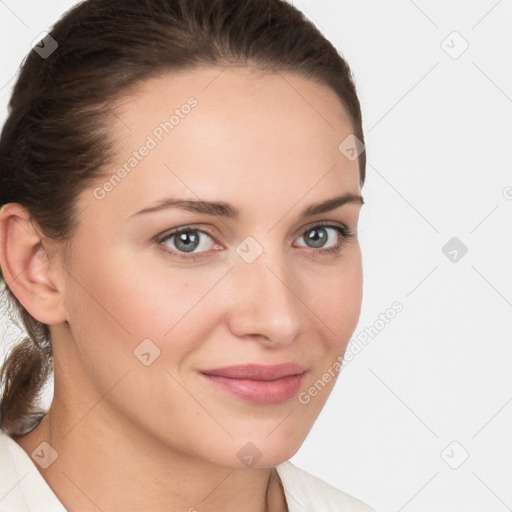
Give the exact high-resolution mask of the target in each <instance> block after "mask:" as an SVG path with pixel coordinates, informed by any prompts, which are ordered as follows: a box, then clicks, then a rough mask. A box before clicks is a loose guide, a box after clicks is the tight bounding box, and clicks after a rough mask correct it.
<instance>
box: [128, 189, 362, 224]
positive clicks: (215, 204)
mask: <svg viewBox="0 0 512 512" xmlns="http://www.w3.org/2000/svg"><path fill="white" fill-rule="evenodd" d="M347 203H355V204H361V205H363V204H364V199H363V198H362V196H360V195H359V194H351V193H346V194H343V195H341V196H337V197H333V198H331V199H327V200H326V201H322V202H320V203H315V204H312V205H310V206H308V207H307V208H306V209H304V210H303V211H302V212H301V214H300V217H301V218H305V217H311V216H312V215H318V214H320V213H326V212H329V211H331V210H335V209H336V208H339V207H340V206H343V205H344V204H347ZM169 208H181V209H183V210H187V211H190V212H194V213H202V214H206V215H215V216H221V217H226V218H229V219H237V218H239V217H240V210H239V209H238V208H236V207H235V206H233V205H232V204H229V203H225V202H222V201H220V202H219V201H201V200H190V199H179V198H173V197H169V198H166V199H162V200H161V201H158V202H157V203H156V204H155V205H153V206H149V207H147V208H144V209H142V210H140V211H138V212H136V213H134V214H133V215H131V217H134V216H135V215H141V214H145V213H153V212H157V211H160V210H166V209H169Z"/></svg>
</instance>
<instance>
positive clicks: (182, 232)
mask: <svg viewBox="0 0 512 512" xmlns="http://www.w3.org/2000/svg"><path fill="white" fill-rule="evenodd" d="M158 242H159V243H160V244H162V245H163V246H165V247H168V248H169V249H165V250H166V251H168V252H171V253H172V254H173V255H176V256H178V257H180V258H187V259H194V258H197V257H198V255H196V254H197V253H198V252H199V253H202V252H206V251H208V250H210V249H211V248H212V245H215V244H214V243H213V242H214V241H213V239H212V237H211V236H210V235H209V234H208V233H206V232H205V231H202V230H200V229H196V228H194V227H193V226H185V227H183V228H178V229H174V230H173V231H171V232H168V233H167V234H165V235H164V236H163V237H161V238H159V239H158ZM196 249H199V251H196ZM194 251H195V252H194ZM187 254H190V255H191V256H187ZM199 257H200V256H199Z"/></svg>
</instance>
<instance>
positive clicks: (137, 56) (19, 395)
mask: <svg viewBox="0 0 512 512" xmlns="http://www.w3.org/2000/svg"><path fill="white" fill-rule="evenodd" d="M49 33H50V35H51V37H52V38H53V39H54V40H55V41H56V42H57V44H58V47H57V48H56V49H55V51H53V53H51V54H50V55H47V56H46V57H47V58H43V57H42V56H41V55H40V54H39V53H38V52H37V51H36V49H32V50H31V51H30V52H29V54H28V55H27V57H26V59H25V61H24V62H23V63H22V66H21V68H20V74H19V77H18V80H17V82H16V84H15V86H14V88H13V92H12V97H11V100H10V103H9V116H8V118H7V121H6V122H5V125H4V127H3V130H2V133H1V136H0V182H1V187H0V206H2V205H4V204H6V203H11V202H13V203H19V204H21V205H22V206H24V207H25V208H27V210H28V212H29V214H30V216H31V219H33V220H35V222H36V223H37V226H38V227H39V229H40V230H41V232H42V233H43V234H44V235H45V236H47V237H49V238H53V239H56V240H59V241H62V242H68V241H70V240H71V237H72V235H73V233H74V229H75V228H76V225H77V215H78V212H77V211H76V198H77V196H78V194H79V193H80V192H81V191H82V190H84V189H85V188H86V187H87V186H89V185H91V184H92V183H93V182H94V181H95V180H97V179H98V178H100V177H101V175H102V172H104V169H105V165H106V164H109V163H111V159H112V156H113V151H114V147H113V144H112V140H111V137H110V138H109V137H108V135H109V134H108V129H107V126H108V123H107V120H108V117H109V116H110V115H111V111H110V107H109V105H111V104H112V103H113V101H114V100H116V99H119V98H121V97H122V95H123V94H124V93H126V92H128V90H129V89H131V88H132V87H134V86H135V85H137V84H139V83H140V82H141V81H144V80H146V79H148V78H151V77H156V76H158V75H162V74H163V73H167V72H172V71H173V70H186V69H193V68H196V67H198V66H201V65H217V66H225V65H233V64H236V65H243V66H250V67H253V68H258V69H264V70H271V71H272V70H274V71H292V72H296V73H298V74H300V75H301V76H304V77H306V78H310V79H312V80H315V81H317V82H318V83H320V84H324V85H327V86H328V87H330V88H331V89H332V90H334V92H335V93H336V95H337V96H338V97H339V99H340V101H341V103H342V105H344V107H345V109H346V111H347V113H348V115H349V117H350V119H351V122H352V128H353V131H354V135H355V136H356V137H358V138H359V139H360V140H361V141H364V138H363V130H362V120H361V110H360V105H359V100H358V97H357V94H356V89H355V86H354V83H353V79H352V75H351V72H350V69H349V67H348V65H347V63H346V61H345V60H344V59H343V57H342V56H341V55H340V54H339V53H338V52H337V50H336V49H335V48H334V46H333V45H332V44H331V43H330V42H329V41H327V40H326V39H325V38H324V36H323V35H322V34H321V32H320V31H319V30H318V29H317V28H316V27H315V26H314V25H313V23H311V22H310V21H309V20H307V18H305V16H304V15H303V14H302V13H301V12H300V11H299V10H297V9H296V8H295V7H293V6H292V5H291V4H290V3H287V2H286V1H284V0H86V1H84V2H82V3H80V4H78V5H77V6H75V7H74V8H73V9H71V10H70V11H68V12H67V13H66V14H65V15H64V16H63V17H62V18H61V19H60V20H58V22H57V23H56V24H55V25H54V26H53V28H52V30H51V31H50V32H49ZM340 142H341V141H340ZM365 165H366V159H365V153H364V152H363V153H362V154H361V155H360V156H359V169H360V184H361V185H362V184H363V183H364V179H365ZM0 279H2V280H3V276H2V274H1V270H0ZM5 299H6V300H7V301H8V303H9V304H10V305H11V306H12V309H13V310H15V311H17V314H18V315H19V317H20V318H21V321H22V323H23V325H24V327H25V330H26V332H27V334H28V337H27V338H26V339H25V340H24V341H23V342H21V343H20V344H18V345H16V346H15V347H14V348H13V349H12V350H11V352H10V354H9V356H8V357H7V359H6V360H5V362H4V364H3V366H2V368H1V369H0V379H1V383H2V384H3V388H4V390H3V394H2V397H1V402H0V428H1V429H3V430H4V431H5V432H7V433H8V434H10V435H22V434H24V433H26V432H28V431H30V430H31V429H32V428H34V426H35V425H37V423H38V421H40V419H41V418H42V416H43V415H44V414H45V411H43V410H42V409H40V408H38V407H37V400H38V398H39V396H40V393H41V391H42V389H43V387H44V385H45V384H46V382H47V380H48V377H49V376H50V375H51V373H52V371H53V356H52V347H51V339H50V331H49V327H48V326H47V325H45V324H42V323H40V322H38V321H36V320H35V319H34V318H33V317H32V316H31V315H30V314H29V313H28V312H27V311H26V310H25V309H24V307H23V306H22V305H21V303H20V302H19V301H18V299H17V298H16V296H15V295H14V294H13V293H12V291H11V290H10V289H9V287H8V286H7V285H6V286H5Z"/></svg>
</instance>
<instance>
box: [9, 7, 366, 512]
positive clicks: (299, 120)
mask: <svg viewBox="0 0 512 512" xmlns="http://www.w3.org/2000/svg"><path fill="white" fill-rule="evenodd" d="M0 161H1V166H0V169H1V170H0V173H1V174H0V180H1V183H2V186H1V192H0V204H1V205H3V206H2V210H1V213H0V234H1V250H0V266H1V270H2V276H3V279H4V281H5V283H6V285H7V286H6V295H7V297H8V299H9V301H10V302H11V304H12V305H13V306H15V308H16V309H17V311H18V312H19V314H20V316H21V318H22V320H23V323H24V326H25V328H26V330H27V333H28V335H29V337H28V338H27V339H26V340H25V341H24V342H23V343H21V344H20V345H19V346H17V347H15V348H14V349H13V351H12V352H11V354H10V355H9V357H8V358H7V360H6V362H5V364H4V367H3V368H2V376H3V382H4V392H3V396H2V401H1V406H0V410H1V429H2V433H1V435H0V486H1V487H0V500H1V501H0V508H1V510H2V511H14V510H16V511H20V510H29V511H34V510H45V511H61V510H80V511H89V510H91V511H92V510H103V511H119V510H123V511H142V510H144V511H146V510H151V511H163V510H166V511H169V510H188V511H195V510H197V511H201V512H202V511H210V510H211V511H214V510H223V511H234V510H237V511H240V510H244V511H254V512H256V511H264V510H265V511H272V512H276V511H285V510H289V511H299V510H300V511H303V510H308V511H309V510H311V511H313V510H314V511H327V510H333V511H334V510H340V511H369V510H371V509H370V508H369V507H368V506H367V505H365V504H363V503H362V502H361V501H359V500H357V499H355V498H353V497H351V496H349V495H347V494H345V493H343V492H342V491H339V490H337V489H335V488H333V487H331V486H330V485H328V484H327V483H325V482H322V481H321V480H319V479H317V478H315V477H313V476H312V475H310V474H308V473H306V472H305V471H303V470H300V469H299V468H297V467H295V466H294V465H293V464H292V463H291V462H289V460H288V459H289V458H290V457H292V456H293V455H294V454H295V453H296V451H297V450H298V449H299V447H300V445H301V444H302V442H303V441H304V439H305V437H306V435H307V434H308V432H309V431H310V429H311V427H312V425H313V423H314V421H315V419H316V418H317V417H318V415H319V413H320V411H321V409H322V407H323V406H324V404H325V402H326V400H327V397H328V396H329V394H330V392H331V390H332V388H333V386H334V383H335V381H336V378H337V376H338V372H339V369H340V367H341V362H342V356H343V353H344V351H345V348H346V346H347V343H348V341H349V339H350V337H351V335H352V333H353V331H354V329H355V327H356V325H357V321H358V317H359V312H360V306H361V295H362V269H361V253H360V248H359V244H358V240H357V222H358V216H359V212H360V208H361V206H362V204H363V199H362V197H361V193H360V192H361V187H362V185H363V183H364V178H365V154H364V146H363V132H362V121H361V112H360V106H359V101H358V98H357V95H356V91H355V87H354V84H353V82H352V79H351V75H350V71H349V68H348V66H347V64H346V62H345V61H344V60H343V59H342V57H341V56H340V55H339V54H338V53H337V52H336V50H335V49H334V47H333V46H332V45H331V44H330V43H329V42H328V41H326V40H325V39H324V37H323V36H322V35H321V33H320V32H319V31H318V30H317V29H316V28H315V27H314V26H313V25H312V24H311V23H310V22H309V21H307V20H306V19H305V18H304V17H303V15H302V14H301V13H300V12H299V11H298V10H297V9H295V8H294V7H293V6H291V5H290V4H288V3H286V2H284V1H282V0H243V1H240V0H236V1H235V0H146V1H144V2H141V1H140V0H115V1H113V0H86V1H85V2H82V3H81V4H79V5H78V6H77V7H75V8H74V9H72V10H71V11H69V12H68V13H67V14H66V15H65V16H64V17H63V18H62V19H61V20H59V22H58V23H57V24H56V25H55V26H54V27H53V29H52V31H51V32H50V34H49V35H48V36H46V37H45V38H43V40H42V41H41V42H40V43H39V44H38V45H36V46H35V47H34V49H33V50H32V51H31V53H30V54H29V55H28V57H27V59H26V61H25V62H24V64H23V67H22V69H21V73H20V76H19V79H18V81H17V83H16V86H15V88H14V90H13V95H12V99H11V102H10V112H9V117H8V119H7V122H6V123H5V126H4V129H3V131H2V135H1V139H0ZM52 371H53V373H54V394H53V401H52V403H51V407H50V408H49V410H48V411H41V410H39V409H38V407H37V398H38V396H39V393H40V391H41V389H42V386H43V385H44V383H45V382H46V380H47V378H48V377H49V375H50V374H51V372H52Z"/></svg>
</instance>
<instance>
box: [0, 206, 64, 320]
mask: <svg viewBox="0 0 512 512" xmlns="http://www.w3.org/2000/svg"><path fill="white" fill-rule="evenodd" d="M42 240H43V237H41V236H40V235H39V233H38V231H36V227H35V226H34V225H33V221H32V220H31V218H30V213H29V212H28V210H27V209H26V208H24V207H23V206H21V205H20V204H18V203H8V204H6V205H4V206H3V207H2V209H1V210H0V267H1V269H2V273H3V276H4V280H5V283H6V285H7V286H8V287H9V288H10V289H11V291H12V292H13V293H14V295H15V296H16V298H17V299H18V300H19V301H20V303H21V304H22V305H23V307H24V308H25V309H26V310H27V311H28V312H29V313H30V314H31V315H32V316H33V317H34V318H35V319H36V320H38V321H39V322H42V323H44V324H48V325H53V324H60V323H63V322H65V321H66V312H65V310H64V307H63V304H62V295H61V292H60V291H59V289H58V287H57V286H56V285H55V275H54V272H53V269H52V265H51V263H52V262H51V260H50V258H49V255H48V253H47V249H45V247H44V245H43V242H42ZM47 245H48V247H49V244H47Z"/></svg>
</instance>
